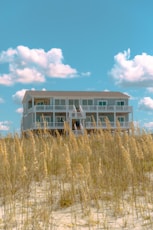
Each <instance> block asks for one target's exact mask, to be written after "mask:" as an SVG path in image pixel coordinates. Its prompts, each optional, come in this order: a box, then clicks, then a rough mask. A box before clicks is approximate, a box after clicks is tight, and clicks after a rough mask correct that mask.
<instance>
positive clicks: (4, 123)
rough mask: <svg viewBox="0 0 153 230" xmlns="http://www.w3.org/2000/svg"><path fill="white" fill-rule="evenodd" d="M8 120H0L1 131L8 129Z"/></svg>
mask: <svg viewBox="0 0 153 230" xmlns="http://www.w3.org/2000/svg"><path fill="white" fill-rule="evenodd" d="M9 126H10V122H9V121H0V130H1V131H8V130H9V129H10V127H9Z"/></svg>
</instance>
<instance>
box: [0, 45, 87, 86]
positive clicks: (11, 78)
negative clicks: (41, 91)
mask: <svg viewBox="0 0 153 230" xmlns="http://www.w3.org/2000/svg"><path fill="white" fill-rule="evenodd" d="M63 60H64V57H63V54H62V50H61V49H58V48H53V49H50V50H49V51H47V52H46V51H45V50H44V49H30V48H28V47H25V46H17V47H16V48H15V49H12V48H9V49H8V50H6V51H2V52H0V64H1V65H3V64H4V63H8V65H9V69H8V73H3V74H1V75H0V84H1V85H5V86H10V85H13V84H15V83H18V82H19V83H22V84H29V83H36V82H38V83H42V82H45V81H46V77H49V78H72V77H77V76H78V74H77V70H76V69H74V68H72V67H71V66H70V65H68V64H64V63H63ZM87 73H89V72H87Z"/></svg>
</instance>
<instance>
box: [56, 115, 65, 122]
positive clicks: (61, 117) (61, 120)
mask: <svg viewBox="0 0 153 230" xmlns="http://www.w3.org/2000/svg"><path fill="white" fill-rule="evenodd" d="M55 119H56V122H64V121H65V116H56V118H55Z"/></svg>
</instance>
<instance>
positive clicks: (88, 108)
mask: <svg viewBox="0 0 153 230" xmlns="http://www.w3.org/2000/svg"><path fill="white" fill-rule="evenodd" d="M79 109H80V111H77V110H76V108H75V106H73V105H35V106H34V107H32V108H29V109H28V113H29V112H53V111H54V112H58V111H59V112H60V111H61V112H80V113H82V114H84V113H85V112H132V106H127V105H121V106H116V105H108V106H99V105H80V106H79Z"/></svg>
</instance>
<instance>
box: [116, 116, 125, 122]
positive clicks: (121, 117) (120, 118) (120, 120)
mask: <svg viewBox="0 0 153 230" xmlns="http://www.w3.org/2000/svg"><path fill="white" fill-rule="evenodd" d="M117 120H118V121H119V122H124V121H125V118H124V116H119V117H117Z"/></svg>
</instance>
